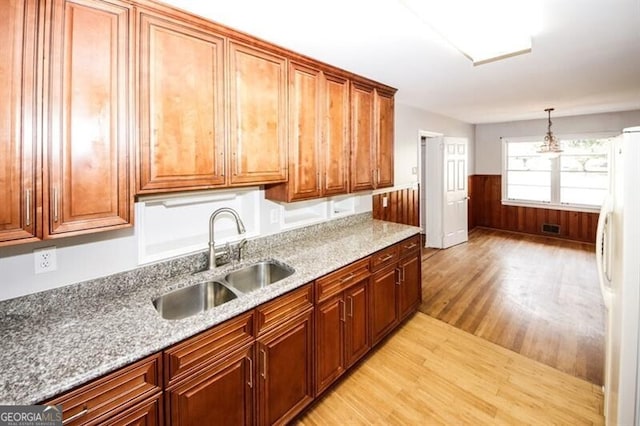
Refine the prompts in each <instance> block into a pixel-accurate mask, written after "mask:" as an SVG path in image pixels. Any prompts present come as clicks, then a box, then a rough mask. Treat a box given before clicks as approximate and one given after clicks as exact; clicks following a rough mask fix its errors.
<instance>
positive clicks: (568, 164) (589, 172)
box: [560, 138, 611, 206]
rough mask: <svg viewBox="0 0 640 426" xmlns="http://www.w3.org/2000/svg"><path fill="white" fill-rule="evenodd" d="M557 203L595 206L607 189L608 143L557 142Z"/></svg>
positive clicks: (602, 140)
mask: <svg viewBox="0 0 640 426" xmlns="http://www.w3.org/2000/svg"><path fill="white" fill-rule="evenodd" d="M561 144H562V149H563V153H562V155H561V156H560V202H561V203H562V204H581V205H592V206H599V205H601V204H602V202H603V201H604V197H605V195H606V193H607V190H608V187H609V176H608V170H609V155H608V153H609V149H610V148H609V147H610V144H611V139H610V138H606V139H576V140H563V141H561Z"/></svg>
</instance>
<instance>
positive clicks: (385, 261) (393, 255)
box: [371, 244, 399, 271]
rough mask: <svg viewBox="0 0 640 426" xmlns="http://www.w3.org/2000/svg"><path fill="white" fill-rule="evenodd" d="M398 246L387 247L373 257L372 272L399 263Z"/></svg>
mask: <svg viewBox="0 0 640 426" xmlns="http://www.w3.org/2000/svg"><path fill="white" fill-rule="evenodd" d="M398 258H399V256H398V245H397V244H396V245H393V246H391V247H387V248H386V249H383V250H380V251H379V252H377V253H376V254H374V255H373V256H371V270H372V271H377V270H378V269H381V268H384V267H385V266H387V265H390V264H392V263H394V262H397V261H398Z"/></svg>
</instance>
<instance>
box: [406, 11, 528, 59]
mask: <svg viewBox="0 0 640 426" xmlns="http://www.w3.org/2000/svg"><path fill="white" fill-rule="evenodd" d="M399 1H400V2H401V3H402V4H403V5H404V6H406V7H407V8H408V9H409V10H411V11H412V12H413V13H415V14H416V15H418V17H419V18H420V19H422V20H423V21H424V22H425V23H426V24H427V25H429V26H430V27H431V28H433V29H434V30H435V31H436V32H438V33H439V34H440V35H441V36H442V37H443V38H444V39H446V40H447V41H448V42H449V43H451V44H452V45H453V46H454V47H455V48H456V49H458V50H459V51H460V52H462V54H464V55H465V56H467V57H468V58H469V59H471V60H472V61H473V64H474V65H480V64H484V63H487V62H493V61H496V60H499V59H503V58H507V57H511V56H515V55H520V54H523V53H528V52H530V51H531V38H532V36H533V35H534V34H535V33H537V32H538V31H539V27H540V8H539V7H540V2H539V1H535V0H529V1H526V0H522V1H516V0H399Z"/></svg>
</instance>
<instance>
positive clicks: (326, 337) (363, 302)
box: [316, 276, 371, 395]
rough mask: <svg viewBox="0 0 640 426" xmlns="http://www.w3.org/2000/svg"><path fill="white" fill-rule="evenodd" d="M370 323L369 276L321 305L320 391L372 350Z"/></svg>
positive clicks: (318, 314)
mask: <svg viewBox="0 0 640 426" xmlns="http://www.w3.org/2000/svg"><path fill="white" fill-rule="evenodd" d="M343 279H344V278H343ZM368 324H369V277H368V276H367V277H365V278H363V279H361V280H359V281H355V282H354V283H353V284H352V285H350V286H349V287H347V288H346V289H345V290H344V291H342V292H340V293H338V294H337V295H335V296H333V297H330V298H329V299H327V300H325V301H323V302H322V303H320V304H319V305H318V306H317V308H316V395H318V394H320V393H321V392H322V391H324V390H325V389H326V388H327V387H328V386H329V385H331V383H333V382H334V381H335V380H336V379H337V378H338V377H340V376H341V375H342V373H344V371H345V370H346V369H347V368H349V367H350V366H351V365H353V364H354V363H355V362H356V361H357V360H358V359H360V358H361V357H362V356H363V355H364V354H366V353H367V352H368V351H369V349H370V348H371V338H370V334H369V326H368Z"/></svg>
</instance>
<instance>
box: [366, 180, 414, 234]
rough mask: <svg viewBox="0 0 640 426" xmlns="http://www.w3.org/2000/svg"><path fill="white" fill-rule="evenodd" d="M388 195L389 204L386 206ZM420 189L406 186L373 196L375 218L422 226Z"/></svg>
mask: <svg viewBox="0 0 640 426" xmlns="http://www.w3.org/2000/svg"><path fill="white" fill-rule="evenodd" d="M384 197H387V206H386V207H383V206H384ZM419 207H420V191H419V190H418V189H412V188H405V189H399V190H397V191H389V192H384V193H380V194H375V195H374V196H373V218H374V219H380V220H386V221H388V222H395V223H403V224H405V225H413V226H420V216H419V210H420V208H419Z"/></svg>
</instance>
